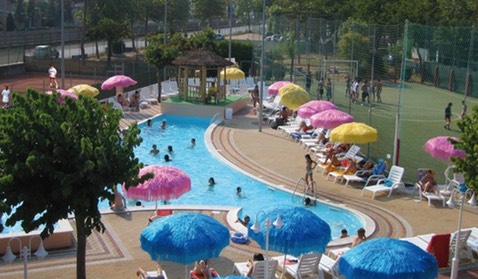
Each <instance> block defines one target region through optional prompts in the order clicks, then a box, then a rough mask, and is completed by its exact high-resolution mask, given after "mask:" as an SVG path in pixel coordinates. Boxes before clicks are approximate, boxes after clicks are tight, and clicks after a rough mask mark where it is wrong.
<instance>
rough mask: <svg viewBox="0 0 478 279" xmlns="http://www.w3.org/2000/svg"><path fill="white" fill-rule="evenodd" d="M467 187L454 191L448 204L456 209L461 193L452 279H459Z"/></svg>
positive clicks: (461, 185)
mask: <svg viewBox="0 0 478 279" xmlns="http://www.w3.org/2000/svg"><path fill="white" fill-rule="evenodd" d="M467 190H468V189H467V187H466V185H465V184H464V183H463V184H460V187H459V188H458V189H453V191H452V192H451V195H450V199H449V200H448V201H447V202H446V204H447V205H448V207H450V208H453V207H455V193H456V192H459V193H460V199H459V203H460V210H459V213H458V229H457V231H456V236H455V237H456V243H455V252H454V255H453V259H452V261H451V274H450V279H457V278H458V270H459V269H460V256H459V254H458V253H459V247H460V232H461V220H462V216H463V204H464V200H465V196H466V191H467Z"/></svg>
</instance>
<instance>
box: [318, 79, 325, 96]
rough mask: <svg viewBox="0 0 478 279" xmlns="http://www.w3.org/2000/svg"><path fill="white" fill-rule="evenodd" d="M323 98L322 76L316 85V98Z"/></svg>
mask: <svg viewBox="0 0 478 279" xmlns="http://www.w3.org/2000/svg"><path fill="white" fill-rule="evenodd" d="M323 98H324V78H320V81H319V85H318V86H317V100H322V99H323Z"/></svg>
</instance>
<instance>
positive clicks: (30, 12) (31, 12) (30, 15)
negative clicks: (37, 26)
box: [25, 0, 36, 28]
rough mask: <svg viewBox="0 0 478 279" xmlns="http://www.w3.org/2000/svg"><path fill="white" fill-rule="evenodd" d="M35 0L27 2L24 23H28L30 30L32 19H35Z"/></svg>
mask: <svg viewBox="0 0 478 279" xmlns="http://www.w3.org/2000/svg"><path fill="white" fill-rule="evenodd" d="M35 8H36V7H35V0H30V1H28V5H27V17H26V20H25V21H26V22H28V28H32V24H33V19H34V18H35Z"/></svg>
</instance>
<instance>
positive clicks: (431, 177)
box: [418, 170, 439, 196]
mask: <svg viewBox="0 0 478 279" xmlns="http://www.w3.org/2000/svg"><path fill="white" fill-rule="evenodd" d="M418 184H420V188H421V189H422V191H423V192H433V193H435V195H437V196H438V195H439V192H438V189H437V182H436V180H435V173H434V172H433V170H427V172H426V173H425V176H423V178H422V179H421V180H420V181H418Z"/></svg>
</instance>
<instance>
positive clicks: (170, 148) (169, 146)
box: [168, 145, 174, 153]
mask: <svg viewBox="0 0 478 279" xmlns="http://www.w3.org/2000/svg"><path fill="white" fill-rule="evenodd" d="M168 152H169V153H173V152H174V150H173V146H172V145H168Z"/></svg>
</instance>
